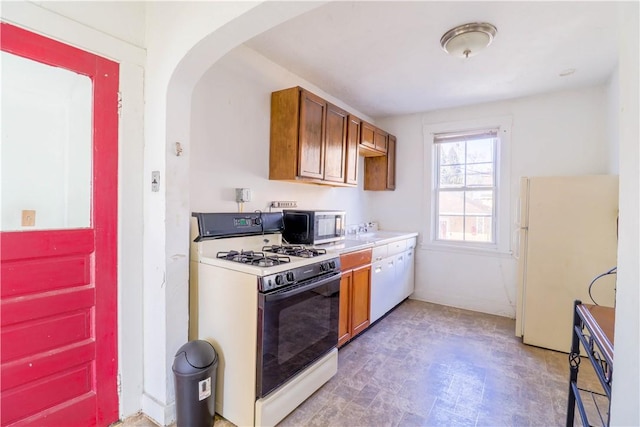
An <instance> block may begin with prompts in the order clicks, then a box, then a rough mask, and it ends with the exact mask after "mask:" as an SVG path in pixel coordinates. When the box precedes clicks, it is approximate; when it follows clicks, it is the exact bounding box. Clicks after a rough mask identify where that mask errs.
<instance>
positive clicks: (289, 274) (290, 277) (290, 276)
mask: <svg viewBox="0 0 640 427" xmlns="http://www.w3.org/2000/svg"><path fill="white" fill-rule="evenodd" d="M287 281H289V282H293V271H290V272H288V273H287Z"/></svg>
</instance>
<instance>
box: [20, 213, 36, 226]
mask: <svg viewBox="0 0 640 427" xmlns="http://www.w3.org/2000/svg"><path fill="white" fill-rule="evenodd" d="M35 225H36V211H34V210H23V211H22V226H23V227H34V226H35Z"/></svg>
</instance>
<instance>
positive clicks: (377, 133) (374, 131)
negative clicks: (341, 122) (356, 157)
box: [360, 121, 387, 157]
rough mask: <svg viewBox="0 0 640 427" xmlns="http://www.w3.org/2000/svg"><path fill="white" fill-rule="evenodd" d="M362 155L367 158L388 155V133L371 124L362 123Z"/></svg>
mask: <svg viewBox="0 0 640 427" xmlns="http://www.w3.org/2000/svg"><path fill="white" fill-rule="evenodd" d="M360 135H361V137H360V154H361V155H363V156H365V157H371V156H384V155H385V154H387V133H386V132H385V131H383V130H382V129H378V128H377V127H375V126H374V125H372V124H371V123H367V122H365V121H363V122H362V130H361V134H360Z"/></svg>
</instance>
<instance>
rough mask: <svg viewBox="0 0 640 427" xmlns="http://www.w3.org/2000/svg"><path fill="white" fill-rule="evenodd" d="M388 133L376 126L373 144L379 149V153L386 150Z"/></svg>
mask: <svg viewBox="0 0 640 427" xmlns="http://www.w3.org/2000/svg"><path fill="white" fill-rule="evenodd" d="M388 136H389V135H388V134H387V133H386V132H385V131H383V130H382V129H378V128H376V131H375V133H374V134H373V144H374V146H375V149H376V150H378V151H380V152H381V153H386V152H387V137H388Z"/></svg>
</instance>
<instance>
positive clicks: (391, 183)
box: [387, 135, 396, 190]
mask: <svg viewBox="0 0 640 427" xmlns="http://www.w3.org/2000/svg"><path fill="white" fill-rule="evenodd" d="M395 189H396V137H395V136H393V135H389V139H388V145H387V190H395Z"/></svg>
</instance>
